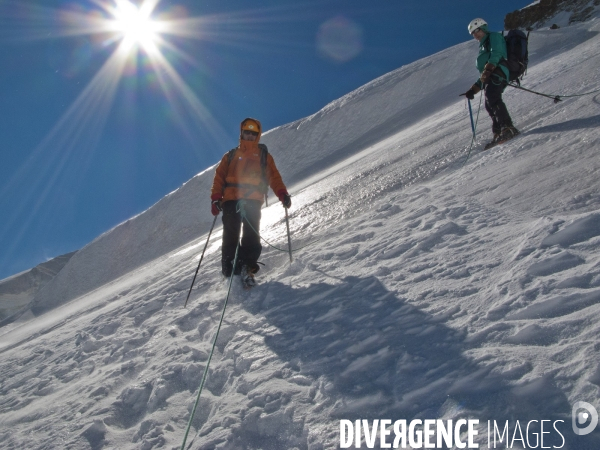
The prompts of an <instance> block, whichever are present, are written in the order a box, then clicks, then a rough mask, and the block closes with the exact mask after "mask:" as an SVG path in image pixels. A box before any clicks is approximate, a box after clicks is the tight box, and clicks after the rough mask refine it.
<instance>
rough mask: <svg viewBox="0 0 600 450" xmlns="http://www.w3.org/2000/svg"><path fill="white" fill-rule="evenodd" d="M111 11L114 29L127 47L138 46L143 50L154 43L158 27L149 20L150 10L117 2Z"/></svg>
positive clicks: (124, 1) (123, 1) (121, 1)
mask: <svg viewBox="0 0 600 450" xmlns="http://www.w3.org/2000/svg"><path fill="white" fill-rule="evenodd" d="M115 3H116V5H115V6H116V7H115V9H114V11H113V16H114V18H115V20H114V28H115V31H118V32H120V33H122V34H123V39H124V41H125V42H126V43H127V44H129V45H134V44H139V45H141V46H142V47H144V48H145V49H148V48H149V47H151V46H152V45H153V44H154V42H155V41H156V39H157V37H158V35H159V33H160V26H159V23H158V22H155V21H153V20H152V19H151V17H150V14H151V13H152V9H151V8H144V4H142V6H141V7H140V8H138V7H137V6H135V5H134V4H133V3H131V2H129V1H128V0H117V1H116V2H115Z"/></svg>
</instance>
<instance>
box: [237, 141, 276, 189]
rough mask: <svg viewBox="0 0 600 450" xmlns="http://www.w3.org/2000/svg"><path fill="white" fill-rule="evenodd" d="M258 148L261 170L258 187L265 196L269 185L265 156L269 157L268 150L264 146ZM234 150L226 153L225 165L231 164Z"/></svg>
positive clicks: (259, 145) (260, 145)
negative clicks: (260, 179)
mask: <svg viewBox="0 0 600 450" xmlns="http://www.w3.org/2000/svg"><path fill="white" fill-rule="evenodd" d="M258 148H259V150H260V168H261V170H262V181H261V183H260V185H259V186H258V188H259V190H260V192H262V193H264V194H265V197H266V195H267V192H268V190H269V183H268V181H267V156H268V155H269V150H268V149H267V146H266V145H265V144H258ZM236 150H237V147H236V148H232V149H231V150H229V151H228V152H227V164H231V160H232V159H233V155H234V154H235V151H236Z"/></svg>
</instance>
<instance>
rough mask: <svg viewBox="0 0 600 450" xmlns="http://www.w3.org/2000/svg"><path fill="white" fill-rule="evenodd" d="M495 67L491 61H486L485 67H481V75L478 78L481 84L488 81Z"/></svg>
mask: <svg viewBox="0 0 600 450" xmlns="http://www.w3.org/2000/svg"><path fill="white" fill-rule="evenodd" d="M495 69H496V66H495V65H493V64H492V63H487V64H486V65H485V67H484V68H483V72H481V77H480V78H479V79H480V80H481V82H482V83H483V84H486V83H487V82H488V81H490V77H491V76H492V73H493V72H494V70H495Z"/></svg>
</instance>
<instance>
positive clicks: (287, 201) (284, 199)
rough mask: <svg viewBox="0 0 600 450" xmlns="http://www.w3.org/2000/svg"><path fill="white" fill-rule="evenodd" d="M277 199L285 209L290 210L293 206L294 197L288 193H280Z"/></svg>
mask: <svg viewBox="0 0 600 450" xmlns="http://www.w3.org/2000/svg"><path fill="white" fill-rule="evenodd" d="M277 197H279V201H280V202H281V203H282V204H283V206H284V208H287V209H289V208H290V207H291V206H292V197H291V196H290V194H288V191H283V190H281V191H279V192H278V193H277Z"/></svg>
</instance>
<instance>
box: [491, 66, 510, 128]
mask: <svg viewBox="0 0 600 450" xmlns="http://www.w3.org/2000/svg"><path fill="white" fill-rule="evenodd" d="M506 86H507V84H506V81H504V80H503V81H499V80H498V79H497V78H496V77H495V76H493V77H492V79H491V81H490V82H488V83H487V84H486V85H485V87H484V91H485V110H486V111H487V112H488V114H489V115H490V117H491V118H492V132H493V133H494V134H498V133H500V131H501V130H502V128H504V127H512V126H513V124H512V119H511V118H510V114H508V109H506V105H505V104H504V101H503V100H502V93H503V92H504V89H506Z"/></svg>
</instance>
